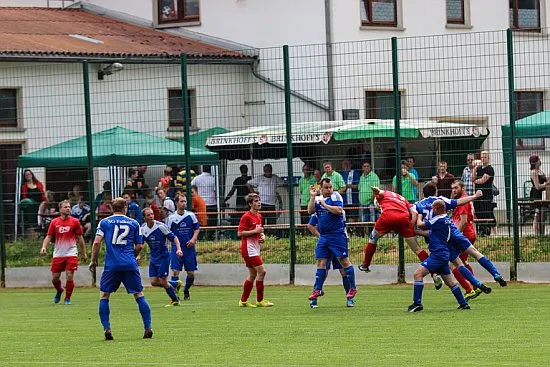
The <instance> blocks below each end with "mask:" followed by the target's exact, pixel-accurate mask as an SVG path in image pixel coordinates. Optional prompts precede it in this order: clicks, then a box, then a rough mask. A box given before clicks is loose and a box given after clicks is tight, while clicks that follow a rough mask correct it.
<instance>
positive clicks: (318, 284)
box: [313, 269, 327, 291]
mask: <svg viewBox="0 0 550 367" xmlns="http://www.w3.org/2000/svg"><path fill="white" fill-rule="evenodd" d="M326 278H327V269H317V271H316V272H315V284H314V285H313V289H317V290H318V291H320V290H322V289H323V284H324V283H325V279H326Z"/></svg>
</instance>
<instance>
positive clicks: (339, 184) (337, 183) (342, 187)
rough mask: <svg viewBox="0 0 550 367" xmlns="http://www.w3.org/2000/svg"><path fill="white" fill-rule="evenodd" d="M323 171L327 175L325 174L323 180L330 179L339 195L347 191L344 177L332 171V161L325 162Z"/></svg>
mask: <svg viewBox="0 0 550 367" xmlns="http://www.w3.org/2000/svg"><path fill="white" fill-rule="evenodd" d="M323 170H324V171H325V173H323V177H321V179H324V178H328V179H329V180H330V183H331V184H332V189H333V190H334V191H338V193H339V194H342V193H343V192H344V191H346V190H347V186H346V183H345V182H344V179H343V178H342V175H341V174H339V173H338V172H336V171H333V170H332V163H331V162H330V161H325V162H323Z"/></svg>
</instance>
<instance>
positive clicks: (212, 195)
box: [191, 165, 218, 240]
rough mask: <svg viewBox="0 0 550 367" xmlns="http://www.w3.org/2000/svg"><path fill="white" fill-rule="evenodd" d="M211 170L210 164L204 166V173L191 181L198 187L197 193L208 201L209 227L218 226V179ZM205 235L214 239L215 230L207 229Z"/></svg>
mask: <svg viewBox="0 0 550 367" xmlns="http://www.w3.org/2000/svg"><path fill="white" fill-rule="evenodd" d="M211 170H212V168H211V167H210V166H209V165H204V166H202V173H201V174H200V175H198V176H197V177H195V178H194V179H193V181H191V185H192V186H196V187H197V193H198V194H199V196H200V197H201V198H202V199H203V200H204V202H205V203H206V212H207V225H208V227H216V226H217V225H218V196H217V190H216V180H215V179H214V177H213V176H212V171H211ZM191 204H192V202H191ZM205 237H206V238H208V239H211V240H212V239H214V230H210V231H206V234H205Z"/></svg>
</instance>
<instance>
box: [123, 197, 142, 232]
mask: <svg viewBox="0 0 550 367" xmlns="http://www.w3.org/2000/svg"><path fill="white" fill-rule="evenodd" d="M122 198H123V199H124V200H125V201H126V205H127V206H128V210H127V212H126V216H127V217H130V218H132V219H135V220H136V221H137V222H138V223H139V225H142V224H143V213H142V212H141V208H140V207H139V205H138V204H137V203H136V202H135V201H133V200H132V195H131V194H130V193H129V192H128V191H124V192H123V193H122Z"/></svg>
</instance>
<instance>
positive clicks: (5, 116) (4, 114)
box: [0, 88, 19, 128]
mask: <svg viewBox="0 0 550 367" xmlns="http://www.w3.org/2000/svg"><path fill="white" fill-rule="evenodd" d="M6 92H9V93H13V96H8V97H6V96H4V93H6ZM18 95H19V93H18V90H17V88H0V98H1V99H2V100H0V128H3V127H19V100H18ZM7 100H11V102H12V103H10V101H7ZM8 104H9V106H7V105H8ZM6 110H8V111H6ZM9 110H13V111H9ZM13 112H15V115H14V116H13Z"/></svg>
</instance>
